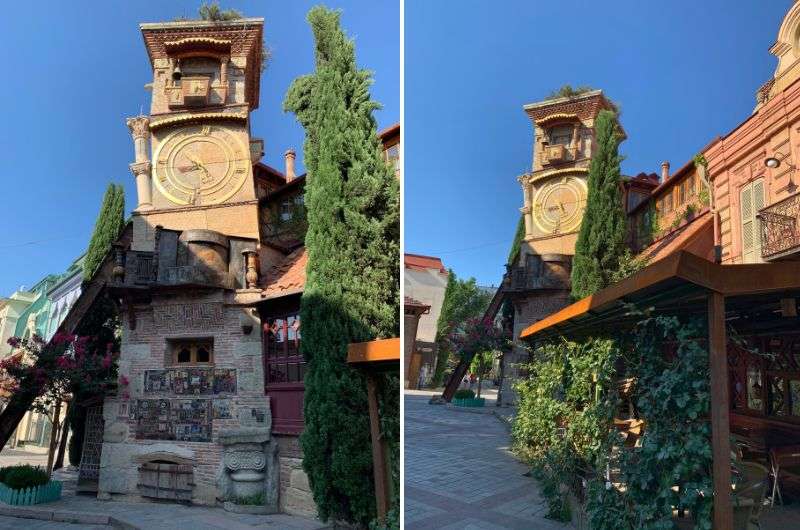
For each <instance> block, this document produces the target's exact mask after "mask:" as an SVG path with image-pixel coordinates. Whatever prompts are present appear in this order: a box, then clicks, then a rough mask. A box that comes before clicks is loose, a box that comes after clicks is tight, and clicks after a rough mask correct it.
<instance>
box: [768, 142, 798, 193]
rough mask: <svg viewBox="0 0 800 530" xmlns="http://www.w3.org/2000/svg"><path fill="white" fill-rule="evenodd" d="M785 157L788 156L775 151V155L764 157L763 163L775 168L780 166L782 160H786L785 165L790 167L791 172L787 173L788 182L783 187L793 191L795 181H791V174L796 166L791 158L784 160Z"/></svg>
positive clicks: (795, 169) (790, 191)
mask: <svg viewBox="0 0 800 530" xmlns="http://www.w3.org/2000/svg"><path fill="white" fill-rule="evenodd" d="M787 158H788V156H787V155H784V154H782V153H779V152H777V151H776V152H775V156H770V157H768V158H765V159H764V165H765V166H767V167H768V168H770V169H777V168H779V167H781V164H782V163H783V162H784V161H786V165H787V166H789V169H791V170H792V172H791V173H789V182H788V183H787V184H786V188H785V189H786V191H788V192H789V193H793V192H794V191H795V190H796V189H797V186H795V183H794V182H792V175H793V174H794V172H795V171H797V166H795V165H794V164H793V163H792V161H791V160H786V159H787Z"/></svg>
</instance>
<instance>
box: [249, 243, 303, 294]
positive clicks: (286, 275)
mask: <svg viewBox="0 0 800 530" xmlns="http://www.w3.org/2000/svg"><path fill="white" fill-rule="evenodd" d="M307 262H308V254H307V253H306V247H300V248H298V249H297V250H295V251H294V252H292V253H291V254H289V255H288V256H286V258H284V260H283V261H281V262H280V263H278V264H277V265H274V266H272V267H271V268H270V269H269V271H267V286H266V287H265V288H264V290H263V291H261V295H262V296H263V297H264V298H280V297H281V296H288V295H290V294H297V293H301V292H303V288H305V285H306V263H307Z"/></svg>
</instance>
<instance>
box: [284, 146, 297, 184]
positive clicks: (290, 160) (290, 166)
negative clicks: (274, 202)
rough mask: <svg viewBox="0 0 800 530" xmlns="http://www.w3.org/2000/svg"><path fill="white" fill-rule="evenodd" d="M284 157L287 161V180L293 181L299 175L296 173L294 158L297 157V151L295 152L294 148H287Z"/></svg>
mask: <svg viewBox="0 0 800 530" xmlns="http://www.w3.org/2000/svg"><path fill="white" fill-rule="evenodd" d="M283 158H284V159H285V161H286V171H285V173H286V182H291V181H293V180H294V179H295V177H296V176H297V175H295V174H294V159H295V158H297V153H295V152H294V149H287V150H286V153H284V155H283Z"/></svg>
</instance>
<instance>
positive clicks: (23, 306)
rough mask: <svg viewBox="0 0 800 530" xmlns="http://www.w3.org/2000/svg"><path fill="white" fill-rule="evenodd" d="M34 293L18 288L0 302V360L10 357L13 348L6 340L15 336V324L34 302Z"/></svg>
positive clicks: (35, 296)
mask: <svg viewBox="0 0 800 530" xmlns="http://www.w3.org/2000/svg"><path fill="white" fill-rule="evenodd" d="M36 298H37V295H36V293H32V292H29V291H25V290H23V289H22V288H20V289H19V290H18V291H15V292H14V293H13V294H12V295H11V296H9V297H8V298H5V299H3V300H2V301H0V359H4V358H6V357H8V356H9V355H11V352H12V350H13V348H12V347H11V345H10V344H8V339H10V338H11V337H14V336H16V331H17V323H18V322H19V321H20V318H22V317H23V314H25V315H27V309H28V307H30V305H31V304H32V303H33V302H34V301H35V300H36Z"/></svg>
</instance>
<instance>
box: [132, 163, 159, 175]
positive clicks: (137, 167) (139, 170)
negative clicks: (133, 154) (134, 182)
mask: <svg viewBox="0 0 800 530" xmlns="http://www.w3.org/2000/svg"><path fill="white" fill-rule="evenodd" d="M152 166H153V165H152V164H151V163H150V161H149V160H145V161H144V162H134V163H132V164H130V165H129V166H128V167H130V168H131V173H133V176H134V177H138V176H139V175H147V176H150V169H152Z"/></svg>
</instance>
